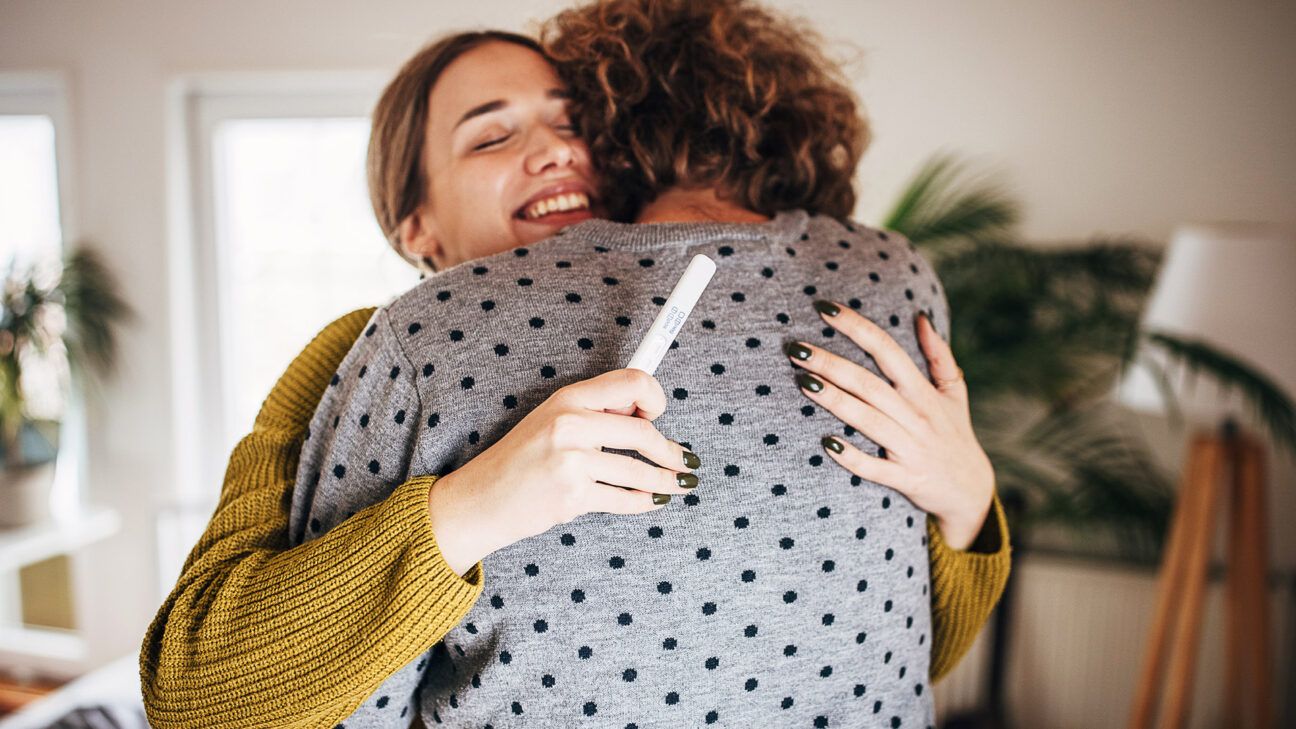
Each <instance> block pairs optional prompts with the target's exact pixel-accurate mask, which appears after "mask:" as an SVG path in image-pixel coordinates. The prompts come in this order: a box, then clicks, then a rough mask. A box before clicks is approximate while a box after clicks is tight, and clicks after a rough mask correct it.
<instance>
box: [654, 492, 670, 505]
mask: <svg viewBox="0 0 1296 729" xmlns="http://www.w3.org/2000/svg"><path fill="white" fill-rule="evenodd" d="M670 497H671V495H670V494H653V503H654V504H656V505H658V506H661V505H662V504H669V503H670Z"/></svg>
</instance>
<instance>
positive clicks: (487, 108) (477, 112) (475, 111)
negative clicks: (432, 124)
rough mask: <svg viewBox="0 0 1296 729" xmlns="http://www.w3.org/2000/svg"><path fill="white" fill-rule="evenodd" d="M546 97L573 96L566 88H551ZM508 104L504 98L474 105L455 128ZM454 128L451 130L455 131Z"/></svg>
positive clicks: (564, 97)
mask: <svg viewBox="0 0 1296 729" xmlns="http://www.w3.org/2000/svg"><path fill="white" fill-rule="evenodd" d="M545 97H546V98H550V99H564V100H566V99H570V98H571V94H570V93H568V92H567V91H566V90H565V89H549V90H548V91H546V92H545ZM506 106H508V102H507V101H505V100H503V99H496V100H494V101H488V102H486V103H485V104H479V105H477V106H474V107H473V108H471V109H469V110H468V111H467V112H465V113H464V115H463V116H461V117H459V121H457V122H455V125H454V128H453V129H458V128H459V126H460V125H462V124H463V123H464V122H466V121H468V120H469V119H472V118H473V117H478V116H481V115H483V114H489V113H491V112H493V111H499V110H500V109H503V108H504V107H506ZM453 129H452V130H451V131H453Z"/></svg>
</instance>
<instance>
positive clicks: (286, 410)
mask: <svg viewBox="0 0 1296 729" xmlns="http://www.w3.org/2000/svg"><path fill="white" fill-rule="evenodd" d="M373 311H374V310H373V309H361V310H358V311H354V312H352V313H350V314H347V315H346V316H343V317H342V318H340V319H338V320H337V321H335V322H333V323H332V324H330V325H329V326H328V327H326V328H325V329H324V331H322V332H320V334H319V335H317V336H316V337H315V339H314V340H313V341H312V342H311V343H310V344H309V345H307V347H306V349H305V350H303V351H302V353H301V354H300V355H298V356H297V358H296V359H295V360H294V361H293V362H292V364H291V365H290V366H289V367H288V370H287V371H286V372H285V373H284V374H283V376H282V377H280V379H279V382H278V383H277V384H276V385H275V387H274V389H273V390H271V392H270V394H269V396H267V397H266V400H265V403H264V405H262V408H261V412H260V413H259V414H258V415H257V418H256V422H255V424H254V425H253V428H252V432H251V433H249V434H248V435H247V436H246V437H244V438H243V439H242V440H241V441H240V442H239V444H238V445H237V446H236V447H235V449H234V452H233V454H232V455H231V457H230V462H229V467H228V470H227V471H226V474H225V483H224V486H223V488H222V490H221V495H220V500H219V502H218V503H217V506H216V511H215V513H214V514H213V515H212V519H211V523H210V524H209V525H208V526H207V530H206V532H205V533H204V534H203V535H202V537H201V538H200V539H199V540H198V544H197V545H196V546H194V548H193V550H192V551H191V552H190V553H189V557H188V558H187V559H186V560H185V564H184V568H183V570H182V572H181V575H180V578H179V580H178V581H177V582H176V585H175V588H174V589H173V590H172V591H171V594H170V595H169V596H168V597H167V599H166V601H165V602H164V603H163V604H162V606H161V608H159V610H158V613H157V616H156V617H155V618H154V619H153V622H152V624H150V626H149V629H148V632H147V634H146V635H145V636H144V643H143V645H142V647H141V649H140V681H141V685H142V687H143V695H144V705H145V707H146V709H147V713H148V718H149V721H150V723H151V724H152V725H153V726H154V727H158V728H159V729H169V728H170V727H253V726H256V727H265V726H294V727H324V728H328V727H333V726H335V725H336V724H337V723H338V722H340V721H341V720H343V719H345V718H346V717H347V716H349V715H350V714H351V713H352V712H353V711H354V710H355V709H356V708H357V707H358V706H359V705H360V704H361V703H362V702H363V701H364V700H365V699H366V698H368V697H369V695H370V694H372V693H373V692H374V691H375V690H376V689H377V688H378V686H379V685H380V684H381V683H382V682H383V680H384V679H386V678H387V677H388V676H389V675H391V674H392V673H393V672H395V671H396V670H397V669H398V668H400V667H401V666H404V665H405V664H407V663H409V662H410V661H411V660H413V659H414V658H415V657H417V656H418V655H419V654H421V653H423V652H425V651H427V650H428V649H429V648H430V647H432V645H433V644H435V643H436V642H437V641H439V640H440V639H441V638H442V636H444V635H445V634H446V633H447V632H448V631H449V630H450V629H451V628H453V627H454V626H455V625H457V624H458V623H459V622H460V620H461V619H462V618H463V616H464V615H465V614H466V613H467V612H468V610H469V608H471V606H472V605H473V603H474V602H476V600H477V597H478V596H479V595H480V594H481V592H482V587H483V584H482V580H483V578H482V565H481V563H480V562H479V563H477V564H476V565H475V566H473V568H472V569H470V570H469V571H468V572H467V574H465V575H463V576H462V577H461V576H460V575H458V574H456V573H455V572H454V571H453V570H452V569H450V567H449V565H447V564H446V562H445V561H444V560H443V559H442V558H441V554H440V552H439V551H438V549H437V544H436V540H435V538H434V536H433V533H432V529H431V523H430V521H429V519H428V506H427V505H428V491H429V489H430V488H431V487H432V484H433V483H434V482H435V481H436V477H435V476H421V477H416V478H412V479H410V480H409V481H407V482H405V483H404V484H402V485H400V486H399V487H397V488H396V490H395V492H393V493H392V495H391V496H390V497H389V498H387V500H385V501H382V502H380V503H377V504H374V505H373V506H371V507H369V508H367V509H364V510H363V511H360V512H358V513H356V515H355V516H354V517H352V518H350V519H348V520H346V521H345V522H343V523H342V524H339V525H338V526H337V527H335V528H333V529H331V530H329V531H328V532H327V533H326V534H324V535H322V536H321V537H319V538H318V539H314V540H312V541H309V542H306V543H305V544H302V545H300V546H297V547H294V548H292V549H289V546H288V510H289V505H290V503H291V499H292V490H293V477H294V475H295V473H296V470H297V458H298V455H299V452H300V449H301V443H302V440H303V437H304V434H305V430H306V426H307V424H308V423H309V421H310V418H311V415H312V413H313V412H314V411H315V407H316V405H317V404H318V403H319V400H320V398H321V397H322V395H323V392H324V389H325V388H326V387H327V386H328V382H329V379H330V378H331V377H332V375H333V372H334V371H335V370H336V369H337V367H338V365H339V364H340V363H341V362H342V358H343V357H344V356H345V355H346V353H347V351H348V350H349V349H350V348H351V345H352V344H353V343H354V342H355V340H356V338H357V337H359V336H360V332H361V330H362V328H363V327H364V325H365V323H366V322H367V321H368V320H369V317H370V316H371V315H372V314H373ZM927 531H928V534H929V537H930V541H929V549H930V556H931V579H932V623H933V636H932V646H931V650H932V658H931V680H932V681H933V682H935V681H937V680H939V679H940V678H942V677H943V676H944V675H945V674H946V673H948V672H949V671H950V670H951V669H952V668H953V667H954V666H955V664H957V663H958V660H959V659H960V658H961V657H962V656H963V654H964V653H965V652H966V651H967V649H968V648H969V647H970V646H971V644H972V642H973V640H974V638H975V637H976V635H977V633H978V632H979V631H980V629H981V627H982V625H983V624H984V623H985V621H986V618H987V617H988V616H989V614H990V611H991V609H992V608H993V607H994V605H995V603H996V602H997V601H998V599H999V596H1000V595H1001V594H1002V592H1003V588H1004V584H1005V582H1006V581H1007V579H1008V572H1009V566H1010V555H1011V546H1010V544H1009V539H1008V527H1007V523H1006V522H1005V520H1004V515H1003V508H1002V506H1001V505H1000V503H999V499H998V497H997V496H996V497H995V500H994V504H993V507H992V511H991V516H990V517H989V518H988V519H987V520H986V526H985V528H984V529H983V530H982V532H981V534H980V535H979V536H978V538H977V541H976V543H974V544H973V545H972V547H970V548H969V549H967V550H955V549H952V548H950V547H949V546H948V545H946V544H945V542H944V541H943V540H942V539H941V535H940V531H939V529H937V528H936V526H935V523H934V521H933V520H932V519H930V518H929V519H928V524H927Z"/></svg>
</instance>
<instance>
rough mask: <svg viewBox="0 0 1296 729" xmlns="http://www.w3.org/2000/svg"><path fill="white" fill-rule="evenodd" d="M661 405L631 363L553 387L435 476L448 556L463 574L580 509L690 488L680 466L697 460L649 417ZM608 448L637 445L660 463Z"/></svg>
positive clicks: (650, 382)
mask: <svg viewBox="0 0 1296 729" xmlns="http://www.w3.org/2000/svg"><path fill="white" fill-rule="evenodd" d="M665 410H666V393H665V392H663V391H662V388H661V384H660V383H658V382H657V379H656V378H654V377H653V376H652V375H650V374H648V373H646V372H644V371H642V370H637V369H620V370H613V371H611V372H606V373H604V374H602V375H599V376H597V377H592V378H590V379H588V380H583V381H581V382H575V383H572V384H570V385H567V386H566V387H563V388H561V389H559V390H558V391H557V392H555V393H554V394H552V395H550V396H549V399H547V400H545V401H544V402H543V403H541V404H540V405H539V406H537V407H536V409H534V410H532V411H531V412H530V413H528V414H527V416H526V417H525V418H523V419H522V420H521V421H520V422H518V424H517V425H515V426H514V427H513V429H512V430H510V431H509V432H508V434H506V435H505V436H504V437H503V438H501V439H500V440H499V441H498V442H496V443H495V444H494V445H492V446H491V447H490V448H487V449H486V450H485V451H482V452H481V453H480V454H478V455H477V457H476V458H473V459H472V460H471V461H469V462H468V463H466V464H464V465H463V466H462V467H460V468H459V469H457V470H455V471H453V472H451V473H448V474H446V475H445V476H443V477H441V478H440V479H438V480H437V482H436V483H434V484H433V485H432V491H431V495H430V496H429V504H428V507H429V511H430V514H431V520H432V531H433V533H434V534H435V535H436V540H437V545H438V547H440V549H441V553H442V556H443V557H444V558H445V560H446V562H447V563H449V564H450V566H451V568H453V569H454V570H455V571H456V572H458V573H459V574H461V575H462V574H464V573H465V572H467V571H468V569H470V568H471V567H472V566H473V565H474V564H476V563H477V561H478V560H480V559H481V558H482V557H485V556H486V555H488V554H490V553H491V552H494V551H495V550H497V549H501V548H503V547H506V546H508V545H509V544H512V543H514V542H517V541H520V540H522V539H525V538H527V537H531V536H535V535H537V534H541V533H543V532H545V531H547V530H548V529H550V528H551V527H553V526H555V525H558V524H563V523H566V522H569V521H571V520H572V519H575V518H576V517H578V516H581V515H583V514H588V513H590V512H596V511H597V512H607V513H612V514H641V513H643V512H646V511H654V510H656V509H658V508H661V506H663V505H665V504H666V503H667V502H669V501H670V496H669V494H681V493H688V492H689V490H690V489H692V488H695V487H696V486H697V476H695V475H693V474H691V473H682V472H683V471H686V470H690V469H694V468H697V467H698V466H699V465H701V464H700V462H699V461H698V460H697V457H696V456H694V455H693V454H692V453H688V452H687V451H686V450H685V449H684V447H683V446H681V445H680V444H679V443H676V442H674V441H672V440H669V439H667V438H666V437H665V436H663V435H662V434H661V433H660V432H659V431H658V430H657V429H656V428H655V427H654V426H653V424H652V421H653V420H655V419H657V417H658V416H660V415H661V414H662V413H663V412H665ZM629 413H634V416H632V415H630V414H629ZM604 447H607V448H618V449H625V450H633V451H638V452H639V453H640V454H642V455H643V456H644V457H646V458H648V459H649V460H651V461H653V462H654V463H657V464H658V465H659V466H660V467H658V466H654V465H651V464H648V463H644V462H643V461H640V460H637V459H634V458H631V457H630V456H623V455H620V454H617V453H605V452H603V450H602V449H603V448H604ZM686 454H687V456H686ZM686 458H687V459H688V460H687V461H686ZM609 484H611V485H609ZM620 487H625V488H620ZM658 495H665V496H664V497H662V496H658Z"/></svg>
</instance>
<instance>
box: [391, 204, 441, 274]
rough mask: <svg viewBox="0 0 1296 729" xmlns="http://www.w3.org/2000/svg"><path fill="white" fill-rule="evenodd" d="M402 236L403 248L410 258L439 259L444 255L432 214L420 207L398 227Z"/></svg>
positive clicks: (398, 232) (415, 259)
mask: <svg viewBox="0 0 1296 729" xmlns="http://www.w3.org/2000/svg"><path fill="white" fill-rule="evenodd" d="M396 232H397V235H398V236H399V237H400V246H401V250H403V251H404V252H405V255H406V257H408V258H409V259H410V260H414V261H421V260H423V259H430V260H432V261H437V260H439V259H441V258H443V257H444V254H445V251H443V250H442V245H441V238H440V236H439V235H438V234H437V232H436V223H435V221H434V220H433V219H432V216H431V215H428V214H426V212H425V211H424V209H422V208H420V209H418V210H415V211H414V212H412V213H410V214H409V215H407V216H406V217H405V219H404V220H402V221H401V222H400V225H399V226H397V228H396Z"/></svg>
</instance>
